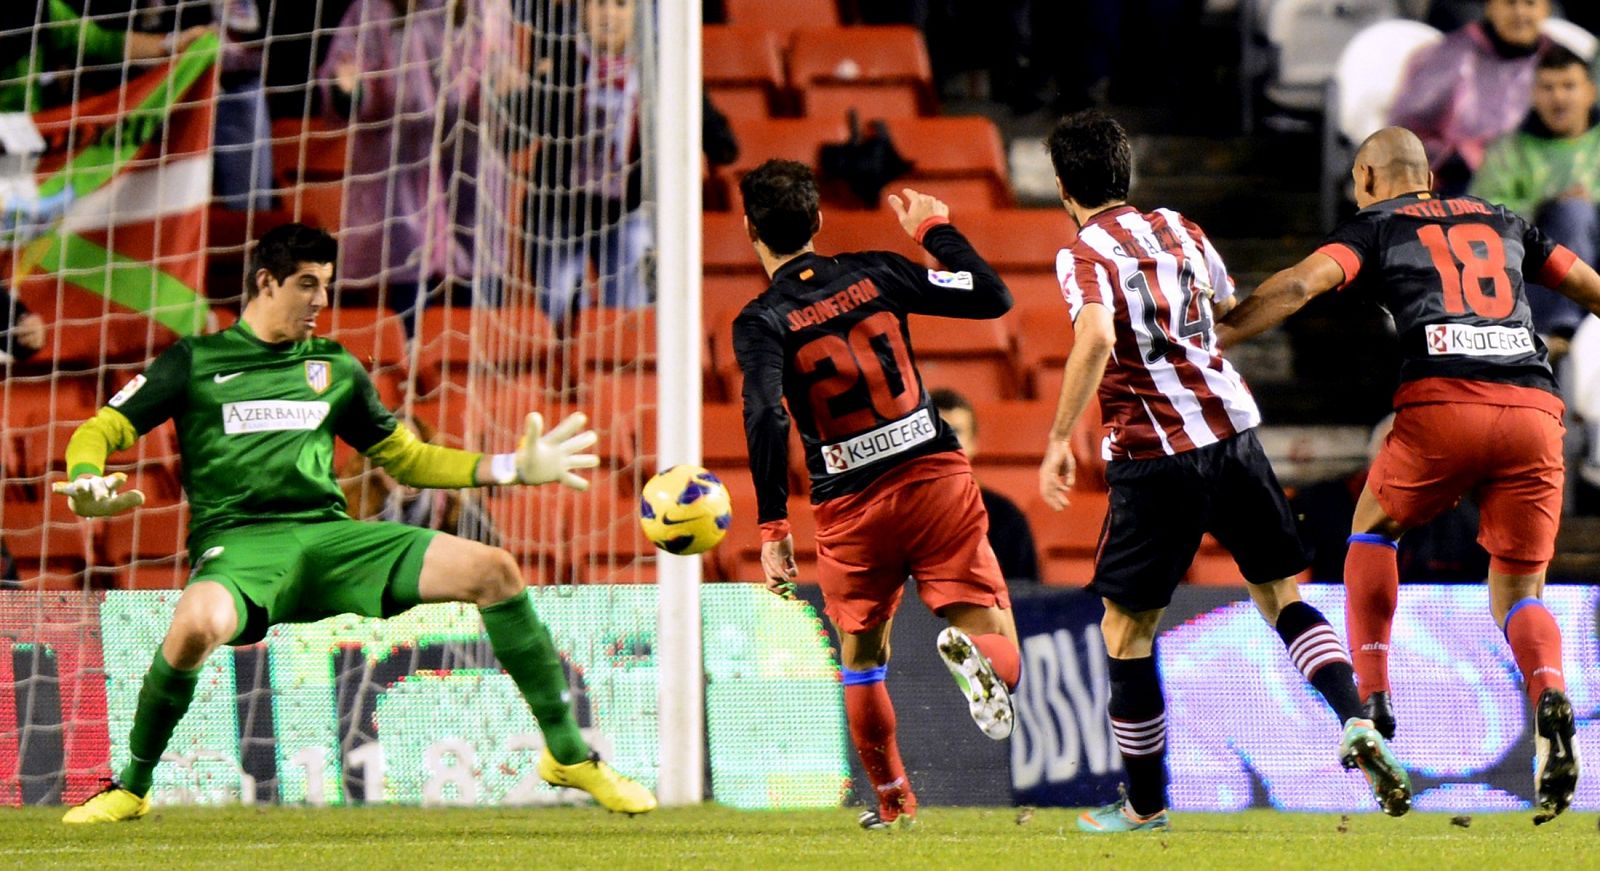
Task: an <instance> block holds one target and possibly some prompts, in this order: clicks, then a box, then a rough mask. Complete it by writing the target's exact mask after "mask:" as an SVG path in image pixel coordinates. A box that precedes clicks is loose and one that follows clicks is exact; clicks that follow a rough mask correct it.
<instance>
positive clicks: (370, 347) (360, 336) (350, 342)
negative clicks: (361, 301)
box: [325, 305, 406, 369]
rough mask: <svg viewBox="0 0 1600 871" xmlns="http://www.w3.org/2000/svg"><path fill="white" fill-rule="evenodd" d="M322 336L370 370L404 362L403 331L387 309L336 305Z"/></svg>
mask: <svg viewBox="0 0 1600 871" xmlns="http://www.w3.org/2000/svg"><path fill="white" fill-rule="evenodd" d="M325 335H327V337H328V338H330V339H332V340H334V341H336V342H338V343H339V344H340V345H343V346H344V349H345V350H346V351H349V352H350V355H351V356H352V357H355V358H356V359H357V360H359V361H361V365H363V366H365V367H367V368H369V369H371V368H375V367H385V366H400V365H404V363H405V360H406V331H405V328H404V327H403V326H401V323H400V316H399V315H397V314H395V313H393V312H391V311H389V310H388V309H379V308H368V307H365V306H346V305H341V306H335V307H334V308H333V314H332V315H331V316H330V319H329V322H328V330H327V333H326V334H325Z"/></svg>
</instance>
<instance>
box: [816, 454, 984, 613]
mask: <svg viewBox="0 0 1600 871" xmlns="http://www.w3.org/2000/svg"><path fill="white" fill-rule="evenodd" d="M816 514H817V581H818V583H819V584H820V586H821V587H822V601H823V610H824V611H825V612H826V613H827V615H828V619H829V620H832V621H833V623H834V625H835V626H838V627H839V630H840V631H841V632H850V633H855V632H864V631H866V630H868V629H871V628H872V627H874V626H877V625H879V624H881V623H883V622H884V621H885V620H888V619H889V618H890V617H893V616H894V612H895V609H897V608H899V607H900V596H901V594H902V593H903V592H904V590H905V583H906V577H907V576H908V575H909V576H911V577H914V578H916V579H917V595H918V596H920V597H921V598H922V601H923V603H924V604H926V605H927V606H928V608H929V610H932V611H935V612H937V611H939V610H940V609H942V608H944V607H946V606H948V605H955V604H967V605H977V606H979V607H983V608H990V607H998V608H1010V607H1011V597H1010V595H1009V594H1008V593H1007V592H1006V582H1005V579H1004V578H1003V577H1001V575H1000V563H999V561H998V560H997V559H996V558H995V555H994V548H992V547H990V546H989V515H988V514H987V513H986V512H985V511H984V510H983V500H982V498H980V496H979V495H978V484H977V482H976V481H975V480H973V477H972V469H971V467H970V466H968V465H967V461H966V458H965V457H964V456H963V455H961V454H957V453H941V454H931V455H929V456H926V457H919V458H917V459H915V460H911V461H909V462H906V463H904V464H903V465H901V466H900V467H899V468H897V469H895V470H893V471H891V472H889V473H888V474H886V475H884V476H883V477H882V478H879V479H878V480H876V481H874V482H872V484H870V485H869V486H868V487H867V489H865V490H863V491H861V492H860V493H852V494H851V495H849V496H841V497H839V498H837V499H829V500H828V501H826V502H823V503H822V504H820V505H818V506H816Z"/></svg>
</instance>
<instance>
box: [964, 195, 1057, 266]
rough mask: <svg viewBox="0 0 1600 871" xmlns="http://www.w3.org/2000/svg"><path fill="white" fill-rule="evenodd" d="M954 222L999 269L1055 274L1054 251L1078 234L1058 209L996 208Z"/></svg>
mask: <svg viewBox="0 0 1600 871" xmlns="http://www.w3.org/2000/svg"><path fill="white" fill-rule="evenodd" d="M956 217H957V226H958V227H960V228H961V232H962V233H964V234H965V235H966V237H967V241H969V242H971V243H972V247H973V248H976V249H977V251H978V253H979V254H982V255H983V258H984V259H985V260H987V261H989V265H990V266H993V267H994V268H995V269H996V270H998V271H1000V272H1001V273H1007V272H1032V273H1038V274H1043V275H1049V276H1052V277H1053V276H1054V275H1055V272H1056V252H1058V251H1060V250H1061V248H1062V247H1064V246H1066V245H1070V244H1072V241H1073V240H1074V239H1076V238H1077V232H1076V231H1075V230H1074V229H1073V226H1072V219H1071V218H1069V217H1067V214H1066V212H1064V211H1062V210H1061V209H998V210H996V211H993V212H990V213H988V214H986V215H983V216H982V217H981V219H979V220H973V221H960V220H959V218H960V216H959V215H958V216H956Z"/></svg>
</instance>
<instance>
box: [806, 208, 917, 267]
mask: <svg viewBox="0 0 1600 871" xmlns="http://www.w3.org/2000/svg"><path fill="white" fill-rule="evenodd" d="M817 250H818V251H820V252H822V253H823V254H841V253H844V252H847V251H893V252H895V253H897V254H901V255H904V256H906V257H908V258H910V259H911V261H912V262H914V263H927V262H930V261H929V258H928V254H927V252H926V251H924V250H922V247H921V246H919V245H918V244H917V243H916V242H914V241H912V239H911V237H910V236H907V235H906V231H905V230H904V229H903V228H901V226H900V222H899V221H897V220H895V218H894V216H893V215H892V214H890V213H888V212H885V211H874V212H850V211H843V210H838V209H835V210H832V211H830V210H828V209H826V208H825V209H823V212H822V230H821V231H820V232H818V233H817Z"/></svg>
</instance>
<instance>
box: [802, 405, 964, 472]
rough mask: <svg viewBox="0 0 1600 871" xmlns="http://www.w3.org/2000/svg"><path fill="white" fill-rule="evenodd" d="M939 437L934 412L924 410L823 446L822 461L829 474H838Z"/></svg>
mask: <svg viewBox="0 0 1600 871" xmlns="http://www.w3.org/2000/svg"><path fill="white" fill-rule="evenodd" d="M938 434H939V429H938V427H936V426H934V425H933V412H931V411H929V410H928V409H926V408H924V409H922V410H920V411H917V412H915V413H913V414H910V415H907V416H905V417H902V418H900V419H899V420H896V421H892V422H890V423H886V424H884V425H883V426H880V427H878V428H877V429H874V430H869V431H867V432H864V433H862V434H861V435H858V436H856V437H855V438H851V439H845V440H844V441H842V442H834V443H833V444H831V445H823V446H822V462H823V465H824V466H825V467H826V468H827V470H828V472H829V474H835V475H836V474H838V473H840V472H846V471H849V470H850V469H854V468H856V467H858V466H865V465H866V464H868V463H872V462H876V461H878V460H881V459H883V458H884V457H890V456H894V455H895V454H899V453H903V452H905V451H909V450H911V449H912V448H914V447H916V446H917V445H920V444H922V443H923V442H926V441H930V440H932V439H933V437H934V436H936V435H938Z"/></svg>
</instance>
